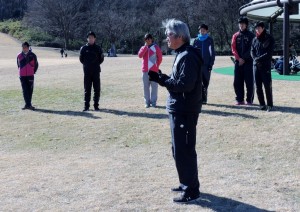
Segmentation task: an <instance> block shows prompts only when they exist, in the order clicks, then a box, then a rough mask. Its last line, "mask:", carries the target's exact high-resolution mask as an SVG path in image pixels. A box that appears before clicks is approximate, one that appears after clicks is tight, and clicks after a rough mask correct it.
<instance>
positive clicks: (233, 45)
mask: <svg viewBox="0 0 300 212" xmlns="http://www.w3.org/2000/svg"><path fill="white" fill-rule="evenodd" d="M237 36H238V32H237V33H235V34H234V35H233V36H232V39H231V52H232V54H233V56H234V57H235V59H236V60H239V59H240V56H239V54H238V52H237V50H236V37H237Z"/></svg>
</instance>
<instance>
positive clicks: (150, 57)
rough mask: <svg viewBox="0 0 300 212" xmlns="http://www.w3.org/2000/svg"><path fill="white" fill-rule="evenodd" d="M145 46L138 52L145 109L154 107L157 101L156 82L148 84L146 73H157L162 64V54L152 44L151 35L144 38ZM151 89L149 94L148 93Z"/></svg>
mask: <svg viewBox="0 0 300 212" xmlns="http://www.w3.org/2000/svg"><path fill="white" fill-rule="evenodd" d="M144 40H145V45H144V46H142V47H141V48H140V50H139V53H138V56H139V58H143V66H142V72H143V84H144V100H145V107H146V108H148V107H150V104H151V105H152V107H156V101H157V91H158V85H157V83H156V82H153V81H152V82H150V81H149V78H148V72H149V71H150V70H151V71H155V72H158V70H159V65H160V64H161V62H162V52H161V50H160V48H159V46H158V45H156V44H155V43H154V42H153V37H152V35H151V34H149V33H147V34H146V35H145V37H144ZM150 87H151V93H150Z"/></svg>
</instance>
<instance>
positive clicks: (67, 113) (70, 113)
mask: <svg viewBox="0 0 300 212" xmlns="http://www.w3.org/2000/svg"><path fill="white" fill-rule="evenodd" d="M34 111H35V112H39V113H50V114H56V115H65V116H81V117H85V118H91V119H99V118H100V117H97V116H94V115H93V114H92V113H89V112H80V111H72V110H48V109H40V108H37V109H35V110H34Z"/></svg>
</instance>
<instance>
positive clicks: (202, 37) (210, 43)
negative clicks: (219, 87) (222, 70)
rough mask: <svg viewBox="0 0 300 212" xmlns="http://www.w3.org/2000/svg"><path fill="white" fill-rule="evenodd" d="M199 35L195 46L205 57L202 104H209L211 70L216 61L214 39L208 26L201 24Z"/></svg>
mask: <svg viewBox="0 0 300 212" xmlns="http://www.w3.org/2000/svg"><path fill="white" fill-rule="evenodd" d="M198 29H199V34H198V37H197V38H196V39H195V40H194V44H193V46H194V47H195V48H198V49H199V50H200V52H201V55H202V59H203V70H202V104H207V90H208V85H209V81H210V75H211V71H212V68H213V65H214V62H215V47H214V40H213V39H212V38H211V37H210V36H209V35H208V26H207V25H206V24H202V25H201V26H199V28H198Z"/></svg>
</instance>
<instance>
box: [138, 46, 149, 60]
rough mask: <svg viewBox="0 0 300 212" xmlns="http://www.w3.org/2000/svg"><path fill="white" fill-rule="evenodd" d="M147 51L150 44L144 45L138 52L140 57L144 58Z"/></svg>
mask: <svg viewBox="0 0 300 212" xmlns="http://www.w3.org/2000/svg"><path fill="white" fill-rule="evenodd" d="M147 51H148V46H142V47H141V48H140V50H139V52H138V56H139V58H142V57H143V56H144V54H146V52H147Z"/></svg>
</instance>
